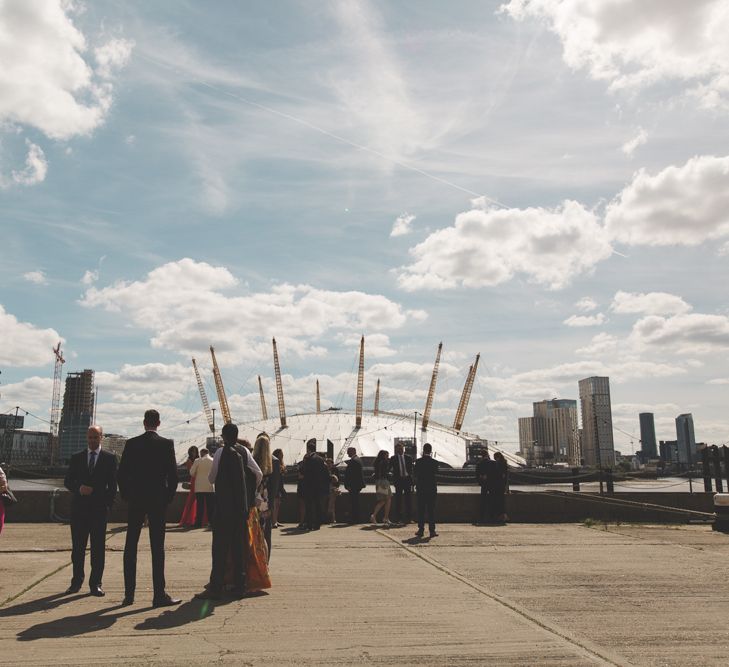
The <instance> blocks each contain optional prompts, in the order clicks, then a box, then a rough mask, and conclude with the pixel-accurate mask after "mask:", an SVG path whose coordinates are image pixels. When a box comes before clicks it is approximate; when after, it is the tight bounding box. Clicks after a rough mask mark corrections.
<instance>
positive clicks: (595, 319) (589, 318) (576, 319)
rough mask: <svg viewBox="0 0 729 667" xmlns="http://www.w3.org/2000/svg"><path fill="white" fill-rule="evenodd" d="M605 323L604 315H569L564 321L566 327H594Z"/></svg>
mask: <svg viewBox="0 0 729 667" xmlns="http://www.w3.org/2000/svg"><path fill="white" fill-rule="evenodd" d="M604 323H605V315H604V314H603V313H597V314H596V315H570V316H569V317H568V318H567V319H566V320H565V321H564V324H566V325H567V326H568V327H596V326H599V325H601V324H604Z"/></svg>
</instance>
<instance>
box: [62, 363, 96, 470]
mask: <svg viewBox="0 0 729 667" xmlns="http://www.w3.org/2000/svg"><path fill="white" fill-rule="evenodd" d="M93 417H94V371H92V370H89V369H86V370H84V371H83V372H82V373H69V374H68V375H67V376H66V389H65V391H64V393H63V411H62V412H61V423H60V427H59V449H60V451H59V458H60V462H61V463H68V460H69V459H70V458H71V456H72V455H73V454H75V453H76V452H78V451H80V450H82V449H85V448H86V446H87V444H86V431H87V430H88V428H89V426H91V422H92V420H93Z"/></svg>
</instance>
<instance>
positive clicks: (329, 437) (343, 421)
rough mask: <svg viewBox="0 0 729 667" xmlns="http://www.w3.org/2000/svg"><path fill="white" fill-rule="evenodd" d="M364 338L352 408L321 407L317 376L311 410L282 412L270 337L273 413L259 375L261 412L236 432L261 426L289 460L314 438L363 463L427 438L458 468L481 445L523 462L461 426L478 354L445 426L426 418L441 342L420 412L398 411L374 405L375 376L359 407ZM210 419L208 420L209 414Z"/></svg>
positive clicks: (411, 450)
mask: <svg viewBox="0 0 729 667" xmlns="http://www.w3.org/2000/svg"><path fill="white" fill-rule="evenodd" d="M364 344H365V339H364V336H362V339H361V341H360V354H359V373H358V377H357V401H356V408H355V410H342V409H339V408H329V409H328V410H321V409H320V401H319V382H318V380H317V383H316V405H317V409H316V411H315V412H310V413H304V414H295V415H288V416H287V415H286V408H285V403H284V392H283V385H282V382H281V369H280V366H279V359H278V351H277V348H276V339H275V338H274V339H273V362H274V371H275V376H276V394H277V402H278V413H279V415H278V417H275V418H274V417H268V413H267V409H266V401H265V397H264V395H263V387H262V385H261V380H260V376H259V378H258V379H259V391H260V397H261V412H262V415H261V416H262V418H261V419H258V420H254V421H249V422H245V423H239V424H238V434H239V437H240V438H245V439H246V440H248V441H249V442H251V443H253V442H254V441H255V439H256V436H258V434H259V433H261V432H266V433H267V434H268V435H269V436H270V438H271V449H272V450H275V449H281V450H282V451H283V455H284V462H285V463H286V465H290V464H293V463H296V462H298V461H301V460H302V459H303V458H304V455H305V454H306V447H307V443H309V442H310V441H312V440H313V441H315V442H316V450H317V451H318V452H321V453H326V455H327V456H328V457H331V458H332V459H334V462H335V463H340V462H342V461H344V460H346V459H347V449H348V448H349V447H354V448H355V449H356V450H357V453H358V455H359V456H360V457H362V458H363V460H364V462H365V463H370V462H371V461H372V460H374V458H375V457H376V456H377V453H378V452H379V451H380V450H382V449H384V450H385V451H387V452H388V453H389V454H393V453H394V448H395V445H397V444H402V445H403V446H404V448H405V451H406V453H408V454H410V455H411V456H413V457H416V456H420V455H421V452H422V446H423V444H425V443H426V442H429V443H430V444H431V446H432V447H433V456H434V458H435V459H436V460H438V461H439V462H440V463H441V464H442V465H444V466H447V467H450V468H462V467H464V466H465V465H467V464H472V463H476V462H477V461H478V460H479V459H480V457H481V453H482V452H483V451H484V450H487V451H489V452H490V453H491V454H493V453H494V452H497V451H499V452H501V453H502V454H503V455H504V457H505V458H506V460H507V462H508V463H509V465H511V466H512V467H522V466H525V465H526V461H525V460H524V459H523V458H522V457H521V456H518V455H516V454H513V453H511V452H506V451H503V450H502V449H500V448H499V447H498V446H497V444H496V443H495V442H492V441H487V440H484V439H482V438H480V437H479V436H477V435H474V434H471V433H467V432H466V431H463V430H462V429H461V426H462V424H463V421H464V418H465V415H466V410H467V409H468V402H469V399H470V395H471V389H472V387H473V382H474V379H475V377H476V371H477V369H478V361H479V356H478V355H477V356H476V360H475V362H474V364H473V365H472V366H471V367H470V368H469V371H468V376H467V378H466V383H465V386H464V388H463V393H462V395H461V400H460V403H459V405H458V409H457V410H456V415H455V419H454V422H453V426H445V425H444V424H439V423H437V422H435V421H432V420H430V412H431V408H432V405H433V397H434V395H435V388H436V383H437V378H438V366H439V363H440V355H441V349H442V347H443V344H442V343H440V344H439V345H438V353H437V356H436V360H435V365H434V367H433V375H432V377H431V381H430V388H429V390H428V397H427V400H426V404H425V409H424V411H423V413H422V415H420V417H421V419H419V420H417V419H416V418H417V416H418V415H419V414H420V413H413V412H409V413H407V414H397V413H394V412H387V411H384V410H379V397H380V382H379V380H378V381H377V390H376V393H375V405H374V409H373V410H363V409H362V402H363V400H362V399H363V386H364ZM210 351H211V354H212V358H213V376H214V378H215V387H216V390H217V393H218V400H219V402H220V409H221V412H222V413H223V418H224V420H225V422H226V423H227V422H230V421H231V417H230V411H229V410H228V404H227V398H226V396H225V390H224V389H223V382H222V378H221V375H220V370H219V368H218V364H217V361H216V359H215V351H214V349H213V348H212V347H211V348H210ZM193 367H194V369H195V373H196V376H197V378H198V386H199V388H200V394H201V397H202V399H203V407H204V408H205V411H206V413H208V412H209V410H210V408H209V405H208V401H207V397H206V396H205V391H204V388H203V385H202V382H201V380H200V377H199V373H198V370H197V365H196V362H195V360H194V359H193ZM208 421H209V422H210V423H212V422H211V420H210V418H209V420H208Z"/></svg>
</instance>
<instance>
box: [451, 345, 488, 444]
mask: <svg viewBox="0 0 729 667" xmlns="http://www.w3.org/2000/svg"><path fill="white" fill-rule="evenodd" d="M480 358H481V355H480V354H477V355H476V361H475V362H474V363H473V366H471V367H470V368H469V369H468V376H467V377H466V384H465V385H464V386H463V393H462V394H461V400H460V402H459V403H458V410H456V418H455V420H454V421H453V428H454V429H455V430H456V431H460V430H461V426H463V420H464V419H465V418H466V410H468V402H469V401H470V400H471V390H472V389H473V381H474V380H475V379H476V371H477V370H478V360H479V359H480Z"/></svg>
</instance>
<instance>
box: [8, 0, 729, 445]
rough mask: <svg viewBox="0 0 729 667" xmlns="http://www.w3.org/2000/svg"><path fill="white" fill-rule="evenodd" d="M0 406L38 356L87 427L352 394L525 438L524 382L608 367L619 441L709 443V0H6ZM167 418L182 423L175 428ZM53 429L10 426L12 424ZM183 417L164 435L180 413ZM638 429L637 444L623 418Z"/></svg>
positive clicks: (727, 105)
mask: <svg viewBox="0 0 729 667" xmlns="http://www.w3.org/2000/svg"><path fill="white" fill-rule="evenodd" d="M0 26H3V27H4V28H6V30H4V31H2V33H0V34H2V36H0V61H1V62H2V63H3V67H2V68H0V227H1V230H2V245H1V247H2V262H0V276H1V278H2V280H1V282H0V285H1V286H0V307H1V308H2V310H1V311H0V370H2V375H1V376H0V380H2V385H0V393H1V396H0V411H8V410H10V409H13V408H14V407H15V406H16V405H20V406H21V407H23V408H24V409H26V410H30V411H31V412H32V413H33V414H37V415H40V416H41V417H43V418H47V415H48V412H49V404H50V393H51V378H52V363H51V362H52V354H51V352H50V347H51V346H52V345H53V344H54V343H55V342H56V341H57V340H58V339H62V340H63V341H64V349H65V350H66V358H67V363H66V365H65V370H66V371H76V370H81V369H83V368H94V369H95V370H96V371H97V383H98V385H99V388H100V405H99V421H100V422H101V423H102V425H103V426H104V427H105V428H106V430H107V431H116V432H122V433H126V434H131V433H133V432H134V431H135V430H136V429H137V428H138V423H139V418H140V415H141V413H142V411H143V410H144V409H145V407H147V406H148V405H157V406H159V407H160V409H161V411H162V413H163V417H164V418H165V423H166V425H167V426H168V427H169V432H170V433H171V434H173V435H174V436H175V437H177V438H178V439H182V440H184V439H187V438H193V437H196V436H198V435H199V434H201V433H204V432H205V428H204V423H203V421H202V419H201V418H200V414H199V413H200V404H199V399H198V396H197V394H196V390H195V385H194V378H193V375H192V370H191V368H190V362H189V359H190V356H192V355H195V356H197V357H198V358H199V359H200V361H201V366H202V369H203V373H204V375H205V377H206V382H208V386H209V391H210V394H211V397H212V393H213V392H212V384H211V383H210V381H209V373H208V370H209V366H210V364H209V361H208V357H207V355H206V350H207V346H208V345H209V344H211V343H212V344H214V345H216V348H217V349H218V351H219V358H220V361H221V365H222V366H223V377H224V380H225V381H226V385H227V389H228V394H229V395H230V400H231V405H232V406H233V412H234V415H235V416H236V418H237V419H240V420H244V419H251V418H254V417H257V416H258V413H257V406H258V397H257V393H256V385H255V382H256V375H257V374H258V373H260V374H261V375H262V376H263V377H264V384H265V386H266V389H267V394H268V395H267V398H268V401H269V407H270V406H271V404H272V402H273V400H274V393H273V390H272V377H271V376H272V363H271V354H270V338H271V336H273V335H275V336H276V338H277V340H278V341H279V345H280V349H281V356H282V365H283V369H284V372H285V373H286V377H285V388H286V392H287V399H288V400H287V404H288V406H289V409H290V410H308V409H311V408H312V407H313V402H314V381H315V378H317V377H318V378H320V381H321V385H322V393H323V398H324V403H325V404H327V405H328V404H330V403H331V404H334V405H343V406H344V407H348V406H351V405H352V404H353V400H354V389H355V381H354V378H353V376H352V374H351V373H352V371H353V370H354V369H356V367H355V366H354V364H355V357H356V350H357V344H358V340H359V336H360V335H361V334H364V335H365V336H366V337H367V379H366V387H367V394H368V396H369V398H368V400H370V401H371V395H372V393H373V391H374V383H375V380H376V378H377V377H380V378H381V379H382V384H383V398H382V406H383V407H385V408H389V409H395V410H410V409H413V410H416V409H417V410H422V408H423V406H424V403H425V392H426V390H427V385H428V379H429V375H430V370H431V368H432V363H433V359H434V356H435V350H436V347H437V344H438V342H439V341H441V340H442V341H443V342H444V359H443V366H442V371H441V376H440V380H439V386H438V393H437V395H436V401H435V405H434V418H436V419H438V420H442V421H444V422H445V423H450V422H451V421H452V418H453V412H454V410H455V407H456V405H457V402H458V396H459V394H460V390H461V387H462V384H463V380H464V378H465V374H466V371H467V369H468V365H469V364H470V363H471V362H472V360H473V357H474V356H475V354H476V353H477V352H480V353H481V355H482V357H481V366H480V372H479V379H478V381H477V383H476V387H475V389H474V395H473V399H472V403H471V407H470V410H469V413H468V417H467V420H466V426H467V427H468V428H470V429H471V430H473V431H476V432H478V433H479V434H481V435H482V436H483V437H487V438H489V439H496V440H499V441H501V442H506V443H509V444H507V448H510V449H516V440H517V435H516V419H517V417H518V416H526V415H529V414H530V413H531V401H533V400H540V399H543V398H551V397H554V396H559V397H563V398H576V397H577V381H578V380H579V379H580V378H582V377H586V376H588V375H591V374H607V375H609V376H610V377H611V380H612V398H613V404H614V417H615V424H616V426H617V427H618V429H619V430H618V431H616V446H617V447H618V448H619V449H622V450H623V451H626V450H628V451H629V450H630V447H631V445H630V440H631V437H630V436H629V435H626V433H629V434H637V432H638V417H637V414H638V412H640V411H646V410H649V411H655V412H656V417H657V432H658V436H659V437H660V438H663V439H669V438H671V437H673V434H674V433H675V431H674V428H673V419H674V417H675V416H676V415H678V414H679V413H682V412H692V413H693V414H694V419H695V426H696V435H697V439H699V440H705V441H708V442H716V443H722V442H726V441H727V440H728V439H729V438H728V437H727V433H728V432H729V420H727V417H726V410H725V405H726V389H727V385H729V365H728V364H727V362H726V356H727V355H726V351H727V348H728V347H729V317H728V316H729V299H728V293H727V286H726V282H727V281H726V278H725V276H726V264H727V258H728V257H729V214H727V211H729V206H728V204H729V195H727V192H729V187H728V186H729V157H727V155H729V141H728V140H727V136H729V133H728V132H727V130H728V129H729V84H728V83H727V82H728V81H729V47H727V46H726V43H725V42H726V40H725V39H723V37H722V36H723V35H725V34H726V29H727V28H729V10H728V9H727V3H726V2H720V1H719V0H703V1H701V2H694V3H684V2H668V1H667V0H662V1H661V2H657V1H656V0H647V1H646V2H641V3H628V2H623V1H619V0H595V1H593V2H581V1H575V2H561V1H560V0H532V1H531V2H529V1H527V0H512V1H511V2H509V3H502V2H454V3H449V5H448V6H447V7H446V6H445V5H444V4H443V3H440V2H418V3H384V2H355V1H352V2H346V1H343V2H331V3H327V2H321V3H308V2H307V3H304V2H277V3H262V2H261V3H245V4H241V3H237V2H216V3H191V2H189V3H184V2H175V3H141V2H128V3H112V2H101V1H100V2H94V3H79V2H77V3H68V2H63V3H61V2H58V3H57V2H53V1H51V0H48V1H47V2H40V1H27V2H26V1H23V2H20V1H19V0H16V1H12V0H10V1H7V0H6V1H5V2H3V3H0ZM187 420H192V421H191V423H190V424H186V423H185V422H186V421H187ZM35 424H37V425H38V426H40V427H42V426H43V422H39V421H36V422H34V421H33V420H30V419H29V425H30V426H32V425H35ZM173 427H174V428H173ZM633 442H634V445H636V444H637V440H635V439H634V441H633Z"/></svg>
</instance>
